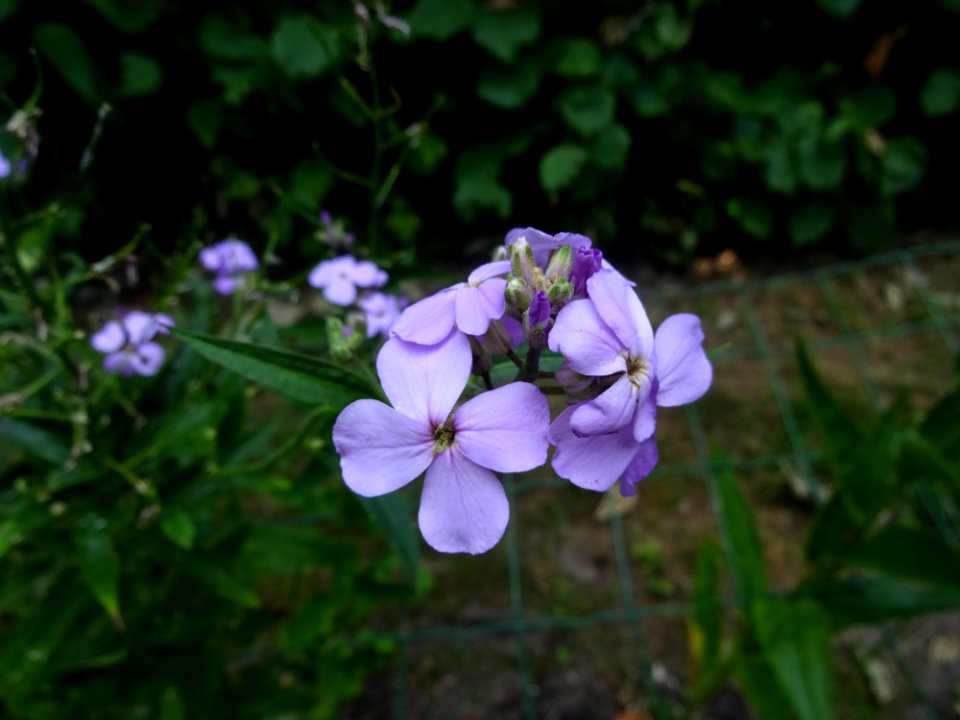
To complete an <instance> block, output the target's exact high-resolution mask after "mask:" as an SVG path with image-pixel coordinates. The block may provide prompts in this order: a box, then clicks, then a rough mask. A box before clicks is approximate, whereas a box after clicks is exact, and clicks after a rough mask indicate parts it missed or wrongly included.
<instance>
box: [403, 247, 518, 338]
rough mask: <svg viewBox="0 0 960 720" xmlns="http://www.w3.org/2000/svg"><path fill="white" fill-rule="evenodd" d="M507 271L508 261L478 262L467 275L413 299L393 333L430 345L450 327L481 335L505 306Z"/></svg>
mask: <svg viewBox="0 0 960 720" xmlns="http://www.w3.org/2000/svg"><path fill="white" fill-rule="evenodd" d="M509 271H510V263H509V262H508V261H507V260H499V261H495V262H490V263H486V264H485V265H481V266H480V267H478V268H477V269H476V270H474V271H473V272H472V273H470V276H469V277H468V278H467V282H465V283H457V284H456V285H453V286H451V287H449V288H447V289H446V290H441V291H440V292H438V293H436V294H434V295H431V296H430V297H427V298H424V299H423V300H421V301H420V302H416V303H414V304H413V305H411V306H410V307H408V308H407V309H406V310H404V311H403V314H402V315H401V316H400V319H399V320H398V321H397V323H396V325H394V326H393V333H394V334H395V335H397V336H398V337H400V338H401V339H403V340H406V341H407V342H413V343H417V344H418V345H433V344H435V343H438V342H440V341H441V340H443V339H444V338H445V337H446V336H447V335H449V334H450V332H451V331H452V330H453V328H455V327H456V328H457V329H459V330H460V331H461V332H464V333H466V334H467V335H483V334H484V333H485V332H487V329H488V328H489V327H490V321H491V320H498V319H499V318H501V317H502V316H503V312H504V309H505V306H506V305H505V300H504V289H505V288H506V286H507V281H506V280H504V279H503V278H502V277H499V276H501V275H504V274H506V273H507V272H509Z"/></svg>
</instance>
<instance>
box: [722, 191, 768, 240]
mask: <svg viewBox="0 0 960 720" xmlns="http://www.w3.org/2000/svg"><path fill="white" fill-rule="evenodd" d="M726 210H727V215H729V216H730V217H731V218H733V219H734V220H736V221H737V223H738V224H739V225H740V227H742V228H743V229H744V230H745V231H746V232H748V233H749V234H751V235H753V236H754V237H755V238H757V239H759V240H765V239H766V238H767V237H768V236H769V235H770V232H771V231H772V230H773V211H772V210H771V209H770V206H769V205H767V204H766V203H764V202H763V201H762V200H758V199H757V198H755V197H744V196H740V197H734V198H730V199H729V200H727V205H726Z"/></svg>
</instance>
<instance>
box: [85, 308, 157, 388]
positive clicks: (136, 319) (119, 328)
mask: <svg viewBox="0 0 960 720" xmlns="http://www.w3.org/2000/svg"><path fill="white" fill-rule="evenodd" d="M173 325H174V322H173V318H171V317H170V316H169V315H164V314H162V313H157V314H150V313H145V312H142V311H140V310H133V311H131V312H129V313H127V314H126V315H125V316H124V317H123V318H122V319H121V320H119V321H118V320H111V321H110V322H108V323H107V324H106V325H104V326H103V327H102V328H101V329H100V330H98V331H97V332H96V333H94V335H93V337H91V338H90V344H91V345H92V346H93V349H94V350H96V351H98V352H101V353H104V354H106V357H105V358H104V360H103V367H104V369H105V370H106V371H107V372H111V373H119V374H121V375H124V376H128V377H129V376H130V375H147V376H149V375H156V374H157V371H158V370H159V369H160V366H161V365H162V364H163V360H164V358H165V357H166V353H165V352H164V350H163V348H162V347H161V346H160V345H159V344H157V343H155V342H153V339H154V338H155V337H156V336H157V335H166V334H168V333H169V332H170V330H169V329H168V328H170V327H172V326H173Z"/></svg>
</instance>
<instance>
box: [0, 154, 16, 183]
mask: <svg viewBox="0 0 960 720" xmlns="http://www.w3.org/2000/svg"><path fill="white" fill-rule="evenodd" d="M11 170H13V166H12V165H11V164H10V161H9V160H7V158H6V157H5V156H4V154H3V151H2V150H0V180H2V179H3V178H7V177H10V172H11Z"/></svg>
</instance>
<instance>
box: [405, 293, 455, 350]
mask: <svg viewBox="0 0 960 720" xmlns="http://www.w3.org/2000/svg"><path fill="white" fill-rule="evenodd" d="M456 290H457V288H447V289H446V290H441V291H440V292H438V293H436V294H435V295H431V296H429V297H425V298H424V299H423V300H421V301H419V302H415V303H414V304H413V305H411V306H410V307H408V308H407V309H406V310H404V311H403V313H401V315H400V319H399V320H397V322H396V324H395V325H394V326H393V330H392V332H393V334H394V335H399V336H400V337H401V338H403V339H404V340H406V341H408V342H414V343H417V344H418V345H435V344H436V343H438V342H440V341H441V340H443V339H444V338H445V337H447V336H448V335H449V334H450V331H451V330H453V328H454V327H455V326H456V309H455V302H456Z"/></svg>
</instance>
